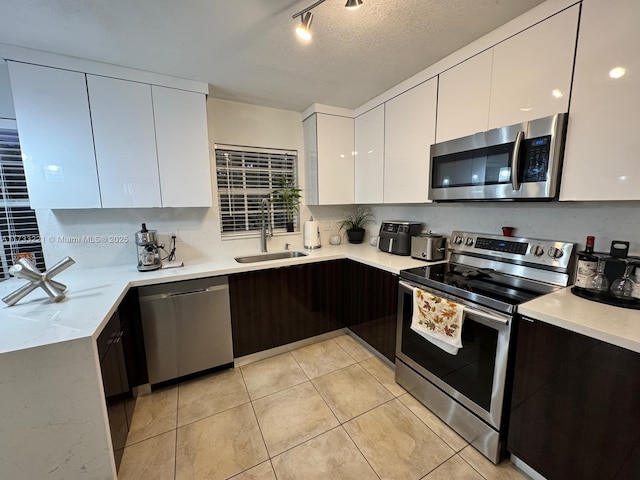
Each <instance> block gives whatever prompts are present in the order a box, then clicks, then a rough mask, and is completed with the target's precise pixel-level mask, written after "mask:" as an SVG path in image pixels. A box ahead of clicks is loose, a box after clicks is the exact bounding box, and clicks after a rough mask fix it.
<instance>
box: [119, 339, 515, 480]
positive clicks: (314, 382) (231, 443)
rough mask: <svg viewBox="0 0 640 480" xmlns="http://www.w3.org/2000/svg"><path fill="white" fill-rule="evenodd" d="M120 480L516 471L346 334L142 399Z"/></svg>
mask: <svg viewBox="0 0 640 480" xmlns="http://www.w3.org/2000/svg"><path fill="white" fill-rule="evenodd" d="M118 478H119V480H131V479H153V480H158V479H160V480H164V479H167V480H200V479H227V478H233V479H234V480H274V479H277V480H292V479H304V480H313V479H330V480H343V479H357V480H369V479H371V480H376V479H382V480H386V479H399V480H420V479H427V480H445V479H446V480H451V479H464V480H466V479H469V480H482V479H487V480H493V479H496V480H498V479H500V480H502V479H504V480H518V479H525V478H526V477H525V476H524V475H522V474H521V473H520V472H519V471H518V470H516V469H515V468H514V467H513V465H512V464H511V463H509V462H503V463H502V464H500V465H498V466H495V465H493V464H492V463H491V462H489V461H488V460H486V459H485V458H484V457H483V456H482V455H480V454H479V453H478V452H477V451H476V450H475V449H473V447H471V446H469V445H468V443H467V442H466V441H465V440H464V439H462V438H461V437H460V436H458V435H457V434H456V433H455V432H454V431H452V430H451V429H450V428H449V427H448V426H447V425H445V424H444V423H443V422H441V421H440V420H439V419H438V418H437V417H436V416H435V415H433V414H432V413H431V412H430V411H429V410H428V409H426V408H425V407H424V406H422V404H420V403H419V402H417V401H416V400H415V399H414V398H413V397H412V396H411V395H409V394H408V393H406V392H405V391H404V389H402V387H400V386H399V385H398V384H396V383H395V381H394V376H393V370H392V368H390V367H389V366H388V365H387V364H386V363H385V362H383V361H381V360H380V359H379V358H377V357H375V356H373V355H372V354H371V353H370V352H369V351H368V350H367V349H366V348H364V347H363V346H362V345H361V344H360V343H359V342H357V341H356V340H354V339H353V338H351V337H350V336H348V335H342V336H340V337H336V338H333V339H330V340H325V341H322V342H318V343H315V344H313V345H309V346H306V347H303V348H300V349H298V350H294V351H292V352H290V353H284V354H281V355H277V356H274V357H271V358H268V359H266V360H261V361H257V362H255V363H251V364H248V365H245V366H242V367H240V368H235V369H232V370H227V371H224V372H219V373H215V374H211V375H208V376H206V377H201V378H198V379H196V380H192V381H188V382H184V383H181V384H179V385H177V386H174V387H169V388H165V389H162V390H158V391H156V392H154V393H152V394H151V395H148V396H144V397H140V398H138V400H137V403H136V409H135V413H134V417H133V423H132V425H131V432H130V433H129V437H128V439H127V447H126V448H125V449H124V452H123V456H122V464H121V466H120V472H119V475H118Z"/></svg>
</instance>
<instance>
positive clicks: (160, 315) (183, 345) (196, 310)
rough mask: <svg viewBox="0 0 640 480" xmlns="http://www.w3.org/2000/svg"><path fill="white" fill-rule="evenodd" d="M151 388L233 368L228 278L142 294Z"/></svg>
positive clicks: (151, 289)
mask: <svg viewBox="0 0 640 480" xmlns="http://www.w3.org/2000/svg"><path fill="white" fill-rule="evenodd" d="M139 298H140V313H141V315H142V333H143V336H144V347H145V351H146V357H147V369H148V373H149V383H150V384H151V385H155V384H158V383H162V382H166V381H168V380H173V379H176V378H179V377H184V376H185V375H190V374H192V373H197V372H201V371H203V370H209V369H212V368H215V367H222V366H228V367H232V366H233V344H232V341H231V308H230V305H229V281H228V279H227V277H224V276H223V277H212V278H204V279H198V280H187V281H184V282H173V283H165V284H162V285H153V286H149V287H141V288H140V289H139Z"/></svg>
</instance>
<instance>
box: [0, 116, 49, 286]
mask: <svg viewBox="0 0 640 480" xmlns="http://www.w3.org/2000/svg"><path fill="white" fill-rule="evenodd" d="M0 236H1V239H0V240H1V246H2V248H1V249H0V280H4V279H6V278H9V276H10V275H9V267H11V265H13V263H14V262H15V261H16V260H17V259H18V258H19V257H20V256H21V255H25V256H30V257H31V259H33V260H35V264H36V266H37V267H38V268H40V269H41V270H44V268H45V265H44V257H43V255H42V244H41V240H40V232H39V230H38V223H37V220H36V214H35V211H33V210H32V209H31V206H30V204H29V192H28V191H27V181H26V178H25V175H24V166H23V164H22V152H21V151H20V139H19V137H18V131H17V130H15V129H7V128H0Z"/></svg>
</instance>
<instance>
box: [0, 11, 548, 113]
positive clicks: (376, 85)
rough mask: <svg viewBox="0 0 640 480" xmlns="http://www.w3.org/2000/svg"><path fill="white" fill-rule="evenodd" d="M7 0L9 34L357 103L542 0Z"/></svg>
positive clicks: (265, 95)
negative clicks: (307, 13)
mask: <svg viewBox="0 0 640 480" xmlns="http://www.w3.org/2000/svg"><path fill="white" fill-rule="evenodd" d="M312 3H314V0H242V1H239V0H108V1H105V0H0V12H1V15H2V16H1V17H0V18H1V20H0V25H1V28H0V42H2V43H7V44H12V45H19V46H23V47H29V48H35V49H38V50H45V51H49V52H55V53H61V54H65V55H71V56H76V57H81V58H88V59H92V60H98V61H101V62H106V63H112V64H116V65H122V66H126V67H132V68H137V69H141V70H148V71H152V72H157V73H163V74H167V75H173V76H177V77H183V78H189V79H192V80H199V81H203V82H208V83H210V84H211V85H213V88H212V89H211V91H212V92H213V95H214V96H215V97H218V98H222V99H227V100H234V101H239V102H245V103H253V104H257V105H266V106H271V107H276V108H285V109H291V110H303V109H304V108H306V107H308V106H309V105H310V104H311V103H314V102H318V103H324V104H328V105H334V106H339V107H346V108H355V107H357V106H359V105H361V104H363V103H365V102H366V101H367V100H369V99H371V98H373V97H375V96H376V95H378V94H380V93H382V92H383V91H384V90H386V89H388V88H390V87H392V86H393V85H395V84H397V83H399V82H401V81H402V80H405V79H406V78H408V77H410V76H412V75H414V74H415V73H417V72H419V71H420V70H422V69H424V68H426V67H427V66H429V65H431V64H433V63H435V62H436V61H438V60H440V59H441V58H443V57H445V56H447V55H448V54H449V53H451V52H453V51H455V50H457V49H458V48H460V47H462V46H464V45H466V44H467V43H470V42H471V41H473V40H475V39H477V38H479V37H481V36H482V35H484V34H485V33H488V32H490V31H491V30H493V29H495V28H496V27H498V26H499V25H502V24H503V23H506V22H507V21H509V20H511V19H512V18H515V17H516V16H518V15H520V14H521V13H523V12H525V11H527V10H529V9H531V8H533V7H534V6H536V5H537V4H539V3H542V0H517V1H515V0H447V1H443V0H364V5H363V6H362V8H360V9H359V10H356V11H349V10H346V9H345V8H344V3H345V0H327V1H326V2H325V3H323V4H321V5H319V6H318V7H316V8H315V9H314V10H313V14H314V19H313V24H312V26H311V30H312V33H313V40H312V41H311V42H310V43H307V44H304V43H302V42H301V41H299V40H298V39H297V38H296V36H295V34H294V32H293V30H294V27H295V26H296V25H297V24H298V23H299V21H298V19H296V20H293V19H292V18H291V16H292V15H293V14H294V13H296V12H298V11H300V10H302V9H303V8H306V7H308V6H310V5H311V4H312Z"/></svg>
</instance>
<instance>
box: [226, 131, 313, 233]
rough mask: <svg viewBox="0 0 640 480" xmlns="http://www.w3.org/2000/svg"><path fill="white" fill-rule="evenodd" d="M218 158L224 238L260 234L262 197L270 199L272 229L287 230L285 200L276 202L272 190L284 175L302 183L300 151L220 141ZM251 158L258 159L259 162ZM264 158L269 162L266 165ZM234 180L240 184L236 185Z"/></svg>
mask: <svg viewBox="0 0 640 480" xmlns="http://www.w3.org/2000/svg"><path fill="white" fill-rule="evenodd" d="M225 154H226V155H225ZM214 159H215V169H216V187H217V198H218V213H219V216H220V235H221V237H222V239H223V240H230V239H240V238H254V237H258V236H260V227H259V226H258V225H259V220H257V219H259V217H260V199H261V198H269V200H270V203H269V222H270V225H271V226H272V230H271V231H272V233H273V234H275V235H278V234H285V233H287V231H286V226H285V222H286V211H285V209H284V207H283V206H282V205H281V204H280V205H278V203H274V202H273V196H272V195H271V192H273V190H274V189H275V188H276V187H277V186H276V184H275V182H276V181H277V180H278V179H279V178H281V177H282V176H285V178H287V179H288V180H289V181H291V182H293V184H294V185H298V170H299V168H298V151H297V150H292V149H277V148H266V147H253V146H246V145H231V144H223V143H216V144H215V145H214ZM249 162H255V166H254V163H249ZM262 162H266V165H265V164H263V163H262ZM265 180H266V182H265ZM233 182H238V183H240V185H238V184H235V185H234V184H233ZM299 225H300V212H296V214H295V215H294V231H299ZM289 233H291V232H289Z"/></svg>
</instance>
